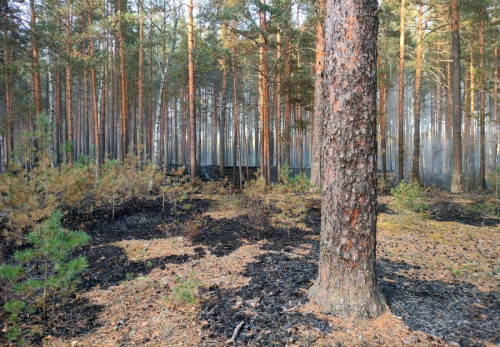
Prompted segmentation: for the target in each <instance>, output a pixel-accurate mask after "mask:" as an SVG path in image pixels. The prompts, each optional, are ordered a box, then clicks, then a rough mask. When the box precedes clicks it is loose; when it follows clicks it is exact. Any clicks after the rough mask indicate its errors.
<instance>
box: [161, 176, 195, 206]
mask: <svg viewBox="0 0 500 347" xmlns="http://www.w3.org/2000/svg"><path fill="white" fill-rule="evenodd" d="M185 169H186V168H185V167H184V166H181V167H179V168H177V169H172V170H171V171H170V174H169V175H168V176H167V177H166V178H165V180H164V182H163V186H162V187H161V194H162V212H164V211H165V202H167V201H168V202H170V203H171V204H172V207H173V212H174V214H175V215H177V213H178V209H179V207H180V204H181V203H182V202H184V201H185V200H187V199H188V197H189V195H188V193H189V191H188V189H187V181H188V180H189V177H188V176H187V175H185V173H184V171H185Z"/></svg>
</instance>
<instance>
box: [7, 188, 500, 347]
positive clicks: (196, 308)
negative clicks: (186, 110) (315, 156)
mask: <svg viewBox="0 0 500 347" xmlns="http://www.w3.org/2000/svg"><path fill="white" fill-rule="evenodd" d="M211 199H212V200H211ZM386 200H387V198H385V199H382V200H381V201H380V203H379V207H380V208H379V213H380V215H379V226H378V230H379V232H378V240H379V242H378V245H379V246H378V262H377V272H378V279H379V284H380V286H381V288H382V290H383V292H384V294H385V296H386V299H387V303H388V306H389V309H390V311H388V312H387V313H386V314H384V315H383V316H382V317H380V318H378V319H375V320H373V321H364V320H352V319H348V318H345V319H343V318H334V317H331V316H328V315H326V314H324V312H321V309H320V308H319V307H317V306H316V305H315V304H313V303H311V302H310V301H309V299H308V296H307V290H308V288H309V287H310V286H311V284H312V282H313V281H314V279H315V277H316V272H317V262H318V256H319V228H320V213H319V210H317V209H314V208H311V209H309V210H308V212H307V214H306V216H305V218H304V222H305V223H304V224H305V226H303V227H295V228H283V227H281V226H280V225H277V224H276V223H273V221H272V215H273V214H274V213H276V212H277V210H276V208H275V207H266V208H263V209H259V208H256V207H255V206H254V205H252V207H251V208H250V209H248V208H245V206H243V207H239V208H235V209H234V211H232V210H231V209H230V208H228V206H230V205H228V204H227V203H225V204H220V203H214V200H213V197H211V198H208V197H203V196H199V197H197V198H195V199H193V201H191V202H190V205H191V206H190V208H189V209H188V210H186V211H184V212H182V213H179V214H173V213H172V212H171V209H169V208H167V210H166V211H164V212H162V209H161V204H160V203H159V202H153V203H148V204H146V205H143V206H142V207H141V208H138V204H136V206H135V209H134V210H133V211H132V209H130V208H129V209H124V210H123V211H122V212H119V213H117V215H116V218H115V219H114V220H112V219H111V218H109V215H103V214H95V215H94V217H93V218H92V216H79V215H77V214H74V215H73V217H74V218H70V216H68V217H67V219H66V226H67V227H72V228H75V227H79V228H82V229H83V230H85V231H86V232H88V233H89V234H91V235H92V241H91V244H90V245H89V246H87V247H85V248H83V249H82V250H81V253H82V254H83V255H85V256H86V257H87V260H88V262H89V267H88V268H87V269H86V270H85V272H84V273H83V274H82V281H81V283H80V285H79V287H78V290H77V292H76V294H75V295H74V296H72V297H71V298H70V299H69V300H68V301H67V302H66V303H64V304H57V305H55V306H54V308H53V312H52V313H51V314H50V318H49V321H48V322H45V328H44V330H43V332H42V334H41V336H35V337H32V338H31V340H30V341H31V343H32V344H33V345H39V344H42V343H43V344H46V345H54V346H61V345H66V344H73V345H76V346H79V345H81V346H88V345H102V346H104V345H106V346H113V345H116V346H119V345H150V346H157V345H165V346H167V345H168V346H171V345H200V346H208V345H213V346H219V345H222V344H225V342H226V341H227V340H229V339H230V338H231V336H232V335H233V332H234V329H235V328H236V326H237V325H238V324H240V323H241V322H243V325H242V327H241V330H240V331H239V334H238V335H237V338H236V345H241V346H243V345H249V346H264V345H266V346H271V345H289V346H293V345H297V346H326V345H337V346H338V345H346V346H358V345H367V346H368V345H391V346H393V345H421V346H428V345H447V344H450V343H457V344H459V345H461V346H474V345H477V346H481V345H488V344H490V345H491V344H498V343H499V342H500V336H499V334H498V323H497V322H498V321H499V320H500V315H499V312H500V303H499V302H500V294H499V287H500V286H499V277H498V276H499V275H498V268H499V264H498V253H497V250H498V244H499V230H498V229H497V228H496V225H497V224H495V223H498V221H494V223H493V224H485V226H482V225H477V224H475V222H472V221H471V222H470V223H469V222H467V221H465V222H464V221H463V220H462V219H461V218H462V217H460V218H457V221H441V220H439V218H432V217H431V219H430V220H425V221H417V222H414V223H411V224H410V225H408V224H405V223H406V222H405V221H402V222H401V221H400V220H398V216H396V215H392V214H387V213H385V212H387V210H386V209H385V208H384V206H385V205H386V203H387V201H386ZM216 202H217V201H216ZM272 204H273V203H272V202H271V205H272ZM440 204H441V205H440ZM459 205H460V204H459V203H457V206H459ZM433 206H434V209H435V211H437V210H438V209H440V208H442V207H441V206H445V205H443V204H442V202H437V203H435V204H434V205H433ZM436 206H437V207H436ZM450 206H453V205H451V204H450V205H446V208H450ZM460 206H461V205H460ZM167 207H168V206H167ZM278 212H279V211H278ZM433 213H438V212H433ZM443 213H444V212H443ZM455 213H456V214H457V215H459V214H460V212H459V211H456V212H455ZM452 215H453V214H452ZM471 218H473V217H471ZM476 219H477V218H474V220H476ZM195 220H202V223H200V224H199V225H198V224H196V223H195V222H194V221H195ZM193 224H196V225H197V228H198V229H196V230H195V233H192V234H190V235H186V234H185V230H186V228H185V226H192V225H193ZM189 230H191V229H189ZM191 278H196V280H197V281H199V288H198V291H197V292H196V293H195V297H196V303H195V304H188V303H183V302H176V301H175V300H172V298H171V297H172V292H173V288H174V287H175V286H176V285H178V284H177V279H181V281H186V282H187V281H189V280H190V279H191ZM196 283H198V282H196ZM3 317H5V316H3ZM23 322H24V323H25V324H31V325H33V324H40V323H41V321H37V320H36V318H27V317H25V318H24V320H23ZM2 334H3V333H2ZM0 339H1V340H0V341H1V343H2V344H7V342H6V340H5V337H4V336H3V335H2V336H0Z"/></svg>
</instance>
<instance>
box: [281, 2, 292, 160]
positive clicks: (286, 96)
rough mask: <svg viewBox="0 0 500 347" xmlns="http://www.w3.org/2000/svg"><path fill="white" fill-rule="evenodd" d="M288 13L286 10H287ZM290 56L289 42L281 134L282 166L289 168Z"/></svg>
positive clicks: (286, 52)
mask: <svg viewBox="0 0 500 347" xmlns="http://www.w3.org/2000/svg"><path fill="white" fill-rule="evenodd" d="M287 11H288V10H287ZM290 16H291V14H289V13H287V25H286V27H285V32H286V33H287V36H288V35H290V33H289V30H290V28H289V24H288V21H289V20H290V18H289V17H290ZM290 54H291V45H290V42H287V43H286V47H285V76H284V77H285V88H284V89H285V90H284V99H285V100H284V101H285V110H284V111H285V112H284V115H283V116H284V122H285V129H284V130H285V131H284V134H283V149H284V153H283V161H284V165H285V166H288V167H290V148H291V140H292V139H291V127H290V119H291V114H292V106H291V100H290V75H291V65H290Z"/></svg>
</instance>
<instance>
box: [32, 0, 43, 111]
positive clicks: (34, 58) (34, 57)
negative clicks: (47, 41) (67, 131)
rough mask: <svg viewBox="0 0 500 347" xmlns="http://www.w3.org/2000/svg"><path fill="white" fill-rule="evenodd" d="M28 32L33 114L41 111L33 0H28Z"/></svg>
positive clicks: (40, 85)
mask: <svg viewBox="0 0 500 347" xmlns="http://www.w3.org/2000/svg"><path fill="white" fill-rule="evenodd" d="M30 25H31V27H30V29H31V30H30V32H31V59H32V69H33V86H34V88H35V90H34V95H35V116H37V117H38V116H39V115H40V114H41V113H42V82H41V77H40V53H39V50H38V38H37V36H36V35H37V34H36V12H35V0H30Z"/></svg>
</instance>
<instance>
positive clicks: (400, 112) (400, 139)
mask: <svg viewBox="0 0 500 347" xmlns="http://www.w3.org/2000/svg"><path fill="white" fill-rule="evenodd" d="M405 6H406V5H405V0H401V13H400V27H399V83H398V85H399V90H398V91H399V99H398V182H401V181H402V180H403V179H404V144H405V141H404V86H405Z"/></svg>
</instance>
